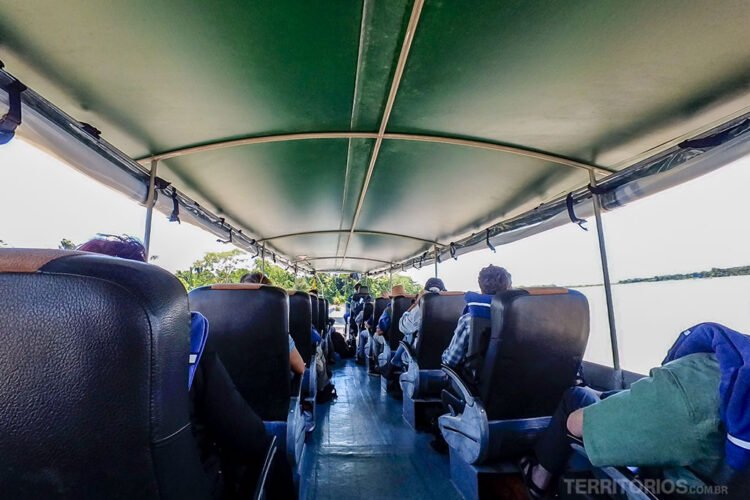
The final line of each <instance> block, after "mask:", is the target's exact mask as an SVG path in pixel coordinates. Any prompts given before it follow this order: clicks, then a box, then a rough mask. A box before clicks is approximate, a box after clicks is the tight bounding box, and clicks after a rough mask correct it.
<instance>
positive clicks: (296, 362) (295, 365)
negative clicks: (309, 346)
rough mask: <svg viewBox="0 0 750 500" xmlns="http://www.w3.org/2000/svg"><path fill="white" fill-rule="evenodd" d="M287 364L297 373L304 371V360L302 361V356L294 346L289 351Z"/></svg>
mask: <svg viewBox="0 0 750 500" xmlns="http://www.w3.org/2000/svg"><path fill="white" fill-rule="evenodd" d="M289 366H290V367H291V368H292V371H293V372H294V373H296V374H297V375H302V374H303V373H305V362H304V361H302V356H300V354H299V351H298V350H297V348H296V347H295V348H294V349H292V350H291V351H289Z"/></svg>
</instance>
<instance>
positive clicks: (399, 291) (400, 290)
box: [391, 285, 406, 297]
mask: <svg viewBox="0 0 750 500" xmlns="http://www.w3.org/2000/svg"><path fill="white" fill-rule="evenodd" d="M399 295H406V290H405V289H404V285H393V288H392V289H391V297H398V296H399Z"/></svg>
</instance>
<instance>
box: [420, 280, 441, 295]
mask: <svg viewBox="0 0 750 500" xmlns="http://www.w3.org/2000/svg"><path fill="white" fill-rule="evenodd" d="M424 289H425V290H427V291H428V292H444V291H445V283H443V280H441V279H440V278H430V279H428V280H427V283H425V284H424Z"/></svg>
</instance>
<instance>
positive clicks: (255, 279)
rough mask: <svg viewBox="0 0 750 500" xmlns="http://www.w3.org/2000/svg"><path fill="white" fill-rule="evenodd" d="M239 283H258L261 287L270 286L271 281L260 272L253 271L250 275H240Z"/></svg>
mask: <svg viewBox="0 0 750 500" xmlns="http://www.w3.org/2000/svg"><path fill="white" fill-rule="evenodd" d="M240 283H259V284H261V285H271V284H272V283H271V280H270V279H268V276H266V275H265V274H263V273H262V272H260V271H253V272H251V273H246V274H244V275H242V278H240Z"/></svg>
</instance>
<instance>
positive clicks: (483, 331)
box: [461, 316, 492, 389]
mask: <svg viewBox="0 0 750 500" xmlns="http://www.w3.org/2000/svg"><path fill="white" fill-rule="evenodd" d="M469 321H470V322H471V334H470V335H469V345H468V349H467V350H466V360H465V361H464V364H463V366H462V367H461V377H462V378H463V379H464V380H465V381H467V382H469V385H470V386H471V387H472V388H473V389H476V387H477V386H478V384H479V377H480V375H481V373H482V368H483V367H484V357H485V354H486V353H487V348H488V346H489V343H490V336H491V334H492V320H491V319H490V318H489V317H487V318H484V317H481V316H472V317H471V319H470V320H469Z"/></svg>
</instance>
